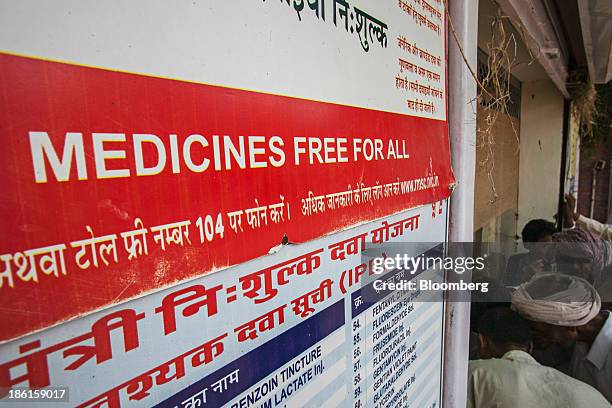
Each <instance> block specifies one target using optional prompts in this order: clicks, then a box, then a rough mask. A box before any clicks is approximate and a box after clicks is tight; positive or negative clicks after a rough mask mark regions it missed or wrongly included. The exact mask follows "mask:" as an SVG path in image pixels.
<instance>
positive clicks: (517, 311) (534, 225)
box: [468, 196, 612, 408]
mask: <svg viewBox="0 0 612 408" xmlns="http://www.w3.org/2000/svg"><path fill="white" fill-rule="evenodd" d="M574 207H575V199H573V197H572V196H568V197H566V208H565V217H566V219H569V220H570V223H568V225H567V226H568V227H571V228H569V229H566V230H564V231H561V232H557V231H556V228H555V226H554V224H552V223H550V222H548V221H545V220H533V221H531V222H529V223H528V224H527V225H526V226H525V228H524V229H523V232H522V238H523V243H524V246H525V249H527V251H528V252H527V253H526V254H520V255H516V256H514V257H511V258H510V259H509V260H508V265H507V267H506V272H505V274H504V276H503V279H502V280H501V281H500V283H499V284H497V285H493V287H496V288H497V289H495V290H494V291H493V292H491V293H489V294H487V295H486V296H489V299H485V298H483V295H482V294H479V295H477V296H476V297H475V299H473V308H472V327H471V330H472V333H473V335H472V337H471V342H472V345H471V346H472V347H471V349H472V350H473V351H474V353H475V354H476V355H477V359H472V360H471V361H470V365H469V380H468V381H469V382H468V407H568V408H569V407H612V405H611V403H612V317H611V312H610V310H612V309H611V308H610V303H609V302H608V301H609V300H611V299H610V297H609V294H610V293H612V292H611V291H610V290H609V288H612V284H611V282H612V242H611V241H610V240H611V239H612V229H611V228H609V227H608V226H606V225H604V224H601V223H598V222H597V221H594V220H591V219H588V218H586V217H584V216H582V215H580V214H577V213H576V212H575V210H574ZM486 296H485V297H486ZM474 300H476V301H478V302H479V303H474ZM471 353H472V352H471ZM471 358H472V357H471Z"/></svg>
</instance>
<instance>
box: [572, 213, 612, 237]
mask: <svg viewBox="0 0 612 408" xmlns="http://www.w3.org/2000/svg"><path fill="white" fill-rule="evenodd" d="M576 224H578V225H580V228H582V229H584V230H586V231H589V232H592V233H593V234H595V235H599V236H600V237H601V239H605V240H606V241H612V227H609V226H608V225H606V224H602V223H601V222H599V221H597V220H594V219H592V218H587V217H585V216H582V215H580V216H578V219H577V220H576Z"/></svg>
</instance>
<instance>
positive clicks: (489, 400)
mask: <svg viewBox="0 0 612 408" xmlns="http://www.w3.org/2000/svg"><path fill="white" fill-rule="evenodd" d="M478 332H479V333H478V338H479V348H480V355H481V356H482V357H483V358H484V359H482V360H474V361H470V363H469V379H468V401H467V406H468V408H480V407H499V408H505V407H538V408H547V407H551V408H552V407H555V408H563V407H567V408H570V407H571V408H575V407H589V408H595V407H611V405H610V404H609V403H608V401H606V399H605V398H604V397H603V396H602V395H601V394H600V393H599V391H597V390H596V389H594V388H593V387H591V386H589V385H588V384H585V383H583V382H581V381H578V380H576V379H574V378H572V377H570V376H568V375H565V374H563V373H561V372H560V371H557V370H555V369H554V368H551V367H546V366H543V365H540V364H539V363H538V362H537V361H536V360H535V359H534V358H533V357H532V356H531V355H530V354H529V353H530V351H531V348H532V341H531V332H530V329H529V324H528V323H527V321H525V320H524V319H523V318H521V317H520V316H519V315H518V314H516V313H515V312H513V311H512V310H510V309H509V308H496V309H490V310H488V311H487V312H486V313H485V314H484V315H483V316H482V317H481V319H480V321H479V322H478Z"/></svg>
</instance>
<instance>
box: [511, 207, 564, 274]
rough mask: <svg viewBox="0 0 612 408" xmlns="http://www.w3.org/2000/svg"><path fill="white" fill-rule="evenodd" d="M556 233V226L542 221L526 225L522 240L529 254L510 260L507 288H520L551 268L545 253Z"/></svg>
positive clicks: (532, 221) (513, 257)
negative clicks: (534, 276)
mask: <svg viewBox="0 0 612 408" xmlns="http://www.w3.org/2000/svg"><path fill="white" fill-rule="evenodd" d="M556 232H557V228H556V227H555V224H553V223H552V222H550V221H546V220H542V219H537V220H531V221H529V222H528V223H527V224H526V225H525V227H524V228H523V230H522V231H521V238H522V239H523V246H524V247H525V249H526V250H527V251H528V252H527V253H523V254H517V255H513V256H511V257H510V258H509V259H508V265H507V267H506V273H505V277H504V283H505V284H506V286H518V285H520V284H521V283H523V282H526V281H528V280H529V279H530V278H531V277H532V276H533V275H535V274H537V273H542V272H544V271H545V270H546V269H547V268H548V267H549V266H550V265H548V264H547V263H546V261H545V259H546V253H545V252H546V248H547V244H548V243H550V242H552V238H553V235H554V234H555V233H556Z"/></svg>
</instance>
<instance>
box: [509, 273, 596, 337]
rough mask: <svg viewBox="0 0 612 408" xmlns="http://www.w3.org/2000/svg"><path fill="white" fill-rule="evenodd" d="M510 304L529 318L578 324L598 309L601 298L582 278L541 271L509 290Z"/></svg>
mask: <svg viewBox="0 0 612 408" xmlns="http://www.w3.org/2000/svg"><path fill="white" fill-rule="evenodd" d="M512 308H513V309H514V310H515V311H516V312H518V313H519V314H520V315H521V316H523V317H524V318H526V319H528V320H531V321H535V322H543V323H548V324H553V325H556V326H565V327H577V326H582V325H584V324H586V323H588V322H589V321H591V319H593V318H594V317H595V316H596V315H597V314H598V313H599V310H600V309H601V298H600V297H599V294H598V293H597V291H596V290H595V288H594V287H593V286H591V284H590V283H589V282H587V281H586V280H584V279H582V278H578V277H575V276H569V275H561V274H543V275H536V276H535V277H534V278H533V279H532V280H530V281H529V282H526V283H523V284H522V285H521V286H519V287H518V289H517V290H516V291H515V292H514V293H513V294H512Z"/></svg>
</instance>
